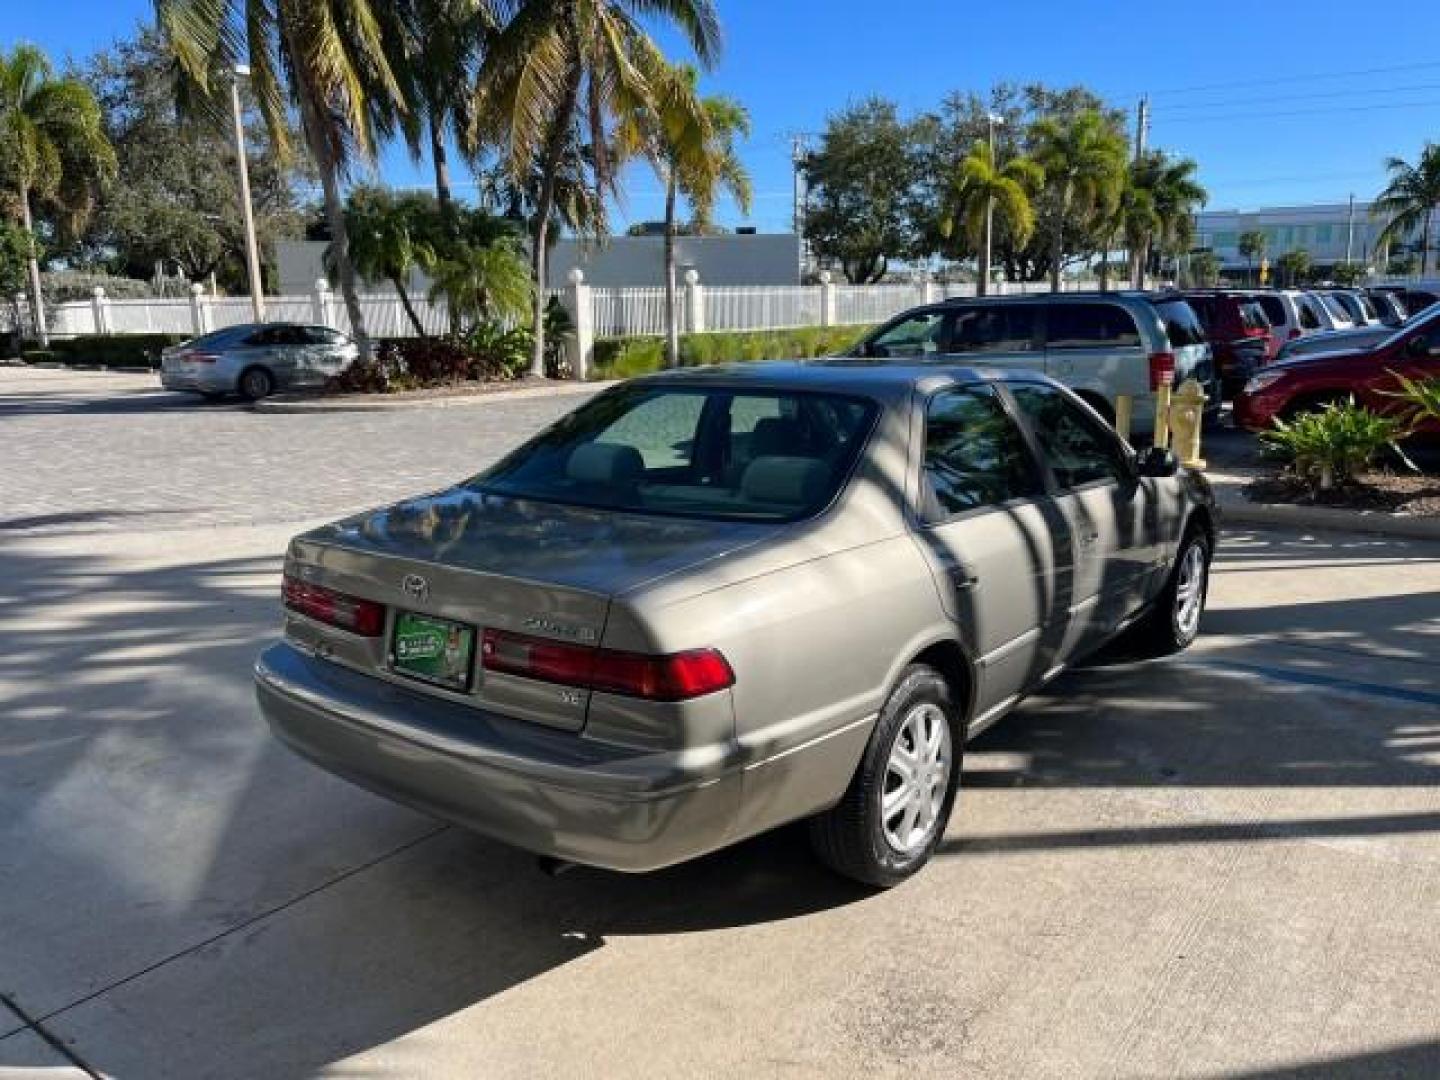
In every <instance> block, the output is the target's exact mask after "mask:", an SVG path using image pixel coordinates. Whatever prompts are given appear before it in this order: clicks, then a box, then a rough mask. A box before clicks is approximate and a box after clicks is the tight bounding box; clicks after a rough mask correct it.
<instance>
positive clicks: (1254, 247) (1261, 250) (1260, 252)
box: [1239, 229, 1267, 285]
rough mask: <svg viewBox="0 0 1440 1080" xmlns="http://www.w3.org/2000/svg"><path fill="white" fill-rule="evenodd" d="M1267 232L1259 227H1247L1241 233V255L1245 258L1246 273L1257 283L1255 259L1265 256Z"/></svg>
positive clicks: (1253, 282) (1251, 281)
mask: <svg viewBox="0 0 1440 1080" xmlns="http://www.w3.org/2000/svg"><path fill="white" fill-rule="evenodd" d="M1266 243H1267V241H1266V239H1265V234H1264V233H1263V232H1261V231H1260V230H1259V229H1246V230H1245V231H1244V232H1242V233H1241V234H1240V244H1239V249H1240V257H1241V258H1243V259H1244V260H1245V275H1246V276H1247V277H1248V278H1249V279H1250V284H1252V285H1254V284H1255V260H1256V259H1263V258H1264V257H1265V245H1266Z"/></svg>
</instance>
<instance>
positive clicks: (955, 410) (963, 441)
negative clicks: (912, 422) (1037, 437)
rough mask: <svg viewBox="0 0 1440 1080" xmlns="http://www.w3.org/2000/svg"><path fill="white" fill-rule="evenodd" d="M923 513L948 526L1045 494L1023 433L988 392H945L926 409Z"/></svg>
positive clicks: (983, 390)
mask: <svg viewBox="0 0 1440 1080" xmlns="http://www.w3.org/2000/svg"><path fill="white" fill-rule="evenodd" d="M924 479H925V483H924V490H923V491H922V493H921V498H922V503H923V505H922V507H921V514H922V515H923V516H924V518H925V520H927V521H932V522H934V521H944V520H945V519H946V518H948V517H952V516H954V515H956V514H963V513H965V512H966V511H967V510H977V509H980V508H982V507H986V506H999V505H1000V504H1001V503H1005V502H1009V501H1010V500H1011V499H1020V498H1030V497H1033V496H1035V495H1038V494H1040V492H1041V490H1042V489H1041V483H1040V475H1039V473H1038V471H1037V470H1036V468H1035V463H1034V461H1033V460H1032V459H1031V457H1030V452H1029V450H1027V449H1026V446H1025V440H1024V438H1023V437H1022V436H1021V434H1020V429H1019V428H1017V427H1016V426H1015V422H1014V421H1013V420H1011V419H1010V415H1009V414H1008V413H1007V412H1006V411H1005V409H1004V407H1003V406H1001V404H1000V401H999V399H998V398H997V397H996V396H995V392H994V391H993V390H991V389H989V388H988V387H976V388H971V389H963V390H943V391H941V392H940V393H938V394H936V395H935V396H934V397H933V398H931V399H930V404H929V406H928V407H927V408H926V410H925V462H924Z"/></svg>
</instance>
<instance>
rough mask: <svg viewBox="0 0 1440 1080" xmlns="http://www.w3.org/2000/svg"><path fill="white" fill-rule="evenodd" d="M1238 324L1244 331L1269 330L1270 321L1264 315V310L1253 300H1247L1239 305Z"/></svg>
mask: <svg viewBox="0 0 1440 1080" xmlns="http://www.w3.org/2000/svg"><path fill="white" fill-rule="evenodd" d="M1240 322H1241V323H1242V324H1243V325H1244V327H1245V329H1246V330H1269V329H1270V320H1269V318H1267V317H1266V315H1265V309H1264V308H1262V307H1261V306H1260V304H1259V303H1258V302H1257V301H1255V300H1247V301H1245V302H1244V303H1242V304H1241V305H1240Z"/></svg>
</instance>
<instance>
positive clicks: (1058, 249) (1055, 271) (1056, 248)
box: [1050, 198, 1070, 293]
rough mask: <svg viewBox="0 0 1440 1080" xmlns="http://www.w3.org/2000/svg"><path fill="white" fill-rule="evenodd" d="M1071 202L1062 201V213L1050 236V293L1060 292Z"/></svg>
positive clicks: (1066, 199)
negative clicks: (1066, 215)
mask: <svg viewBox="0 0 1440 1080" xmlns="http://www.w3.org/2000/svg"><path fill="white" fill-rule="evenodd" d="M1069 206H1070V200H1069V199H1068V198H1063V199H1061V200H1060V212H1059V213H1058V214H1056V215H1055V228H1054V229H1053V230H1052V232H1051V234H1050V291H1051V292H1052V293H1058V292H1059V291H1060V260H1061V259H1062V258H1063V257H1064V255H1065V213H1066V211H1067V210H1068V209H1069Z"/></svg>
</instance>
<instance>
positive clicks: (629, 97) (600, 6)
mask: <svg viewBox="0 0 1440 1080" xmlns="http://www.w3.org/2000/svg"><path fill="white" fill-rule="evenodd" d="M642 18H643V19H645V20H646V21H647V22H653V21H661V22H667V23H670V24H672V25H673V26H674V27H675V28H676V29H678V30H679V31H680V32H681V34H682V35H683V36H684V37H685V38H686V40H687V41H688V42H689V44H690V47H691V48H692V49H693V50H694V51H695V55H696V58H697V59H698V60H699V61H700V63H701V64H703V65H704V66H706V67H709V66H710V65H711V64H713V62H714V61H715V59H716V58H717V57H718V55H719V52H720V24H719V20H718V18H717V16H716V14H715V6H714V2H713V0H517V6H516V9H515V12H514V15H513V17H512V18H511V19H510V20H509V22H508V23H507V24H506V26H505V28H504V29H503V30H502V31H501V32H500V33H499V34H498V35H497V36H496V37H495V39H494V41H492V42H491V44H490V48H489V50H488V51H487V52H486V54H485V59H484V61H483V62H482V64H481V68H480V75H479V79H478V81H477V101H476V124H477V128H476V135H477V137H482V138H483V139H484V141H486V142H490V143H493V144H495V145H499V146H502V147H503V148H504V152H505V156H506V159H507V164H508V167H509V169H510V172H511V174H512V176H514V177H515V178H516V179H517V180H518V179H520V178H523V177H526V176H528V175H530V174H531V172H532V170H533V169H534V168H535V166H536V163H537V162H538V163H539V173H540V189H539V191H538V193H537V195H536V199H535V213H534V215H533V229H532V233H531V243H530V259H531V272H532V274H533V277H534V283H535V297H534V305H533V308H534V310H533V312H532V315H533V320H534V321H533V325H534V331H535V347H534V352H533V353H532V357H531V370H532V372H533V373H534V374H535V375H543V374H544V372H545V265H546V256H547V253H548V252H547V244H548V241H549V233H550V219H551V213H552V210H553V206H554V200H555V185H556V180H557V177H558V176H559V173H560V167H561V164H562V162H563V160H564V158H565V156H566V153H567V151H572V152H573V148H574V147H575V146H576V145H577V144H580V145H584V144H586V143H588V145H589V150H590V153H591V156H592V162H591V164H592V171H593V178H594V184H595V187H596V188H597V189H598V190H600V191H604V190H606V189H608V188H613V185H614V171H613V165H614V162H613V161H612V159H611V158H612V156H611V154H610V151H609V138H610V136H609V132H607V130H606V123H607V121H608V120H611V119H613V118H615V117H623V116H628V115H630V114H633V113H636V112H643V111H647V110H648V111H652V112H653V111H655V106H656V101H655V97H656V95H655V91H654V88H653V87H652V84H651V79H652V78H653V77H654V76H655V75H656V74H657V73H659V72H662V71H663V70H665V67H666V65H665V61H664V58H663V57H662V55H661V53H660V49H659V47H658V46H657V45H656V44H655V42H654V41H652V40H651V38H650V36H649V35H648V34H647V33H646V31H645V29H644V27H642V26H641V24H640V19H642ZM582 132H583V136H582V134H581V133H582Z"/></svg>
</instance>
